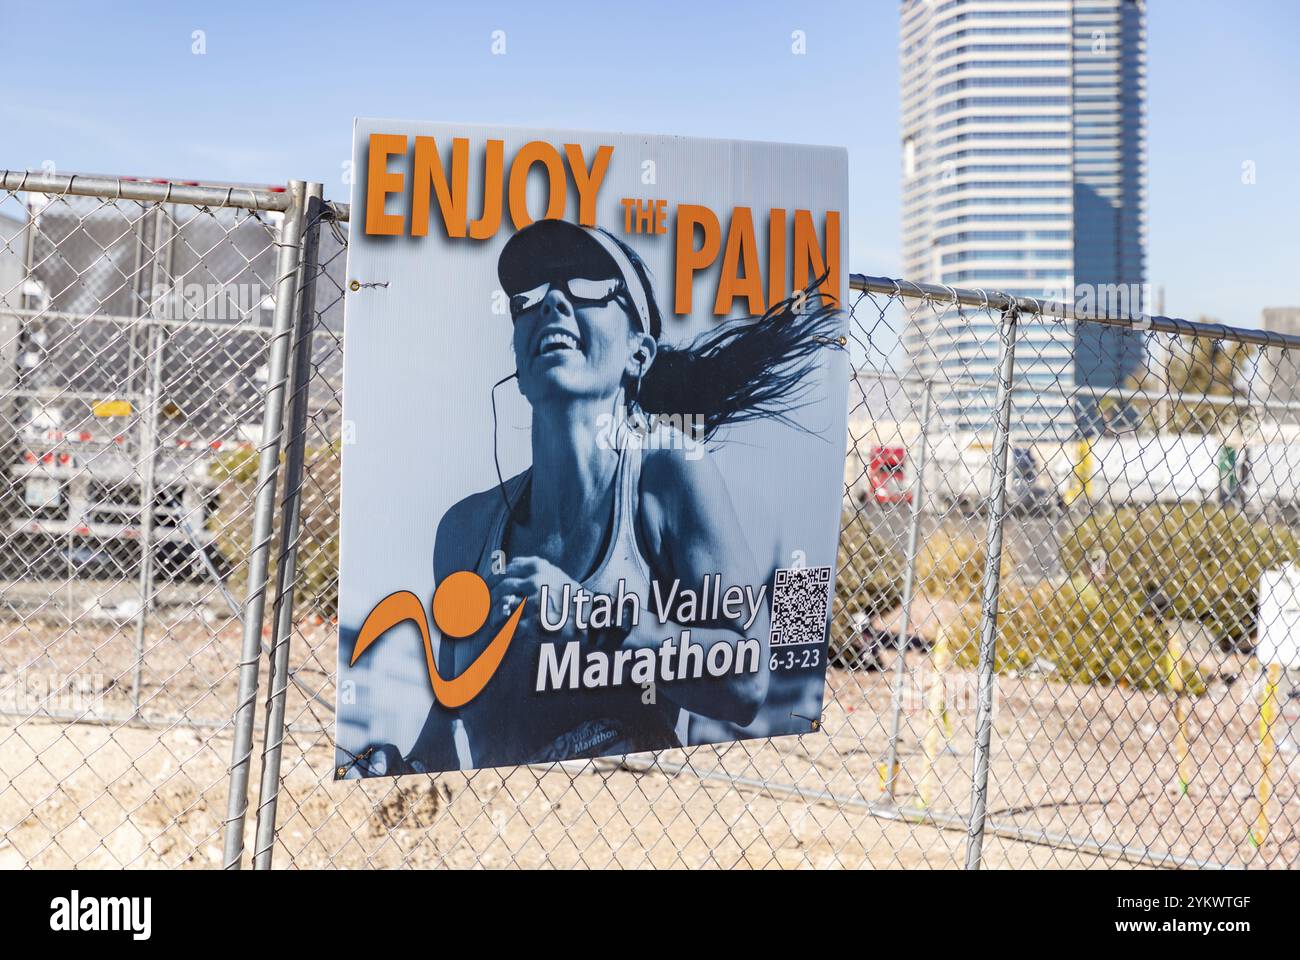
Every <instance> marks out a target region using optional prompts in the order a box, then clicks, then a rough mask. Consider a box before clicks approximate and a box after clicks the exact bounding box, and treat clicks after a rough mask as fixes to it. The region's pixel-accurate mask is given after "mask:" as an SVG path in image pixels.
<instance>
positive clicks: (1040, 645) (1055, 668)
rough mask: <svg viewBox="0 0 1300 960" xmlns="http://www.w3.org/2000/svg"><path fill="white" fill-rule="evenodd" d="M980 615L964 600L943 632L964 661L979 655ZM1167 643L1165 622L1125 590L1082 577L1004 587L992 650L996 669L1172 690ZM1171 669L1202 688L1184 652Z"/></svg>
mask: <svg viewBox="0 0 1300 960" xmlns="http://www.w3.org/2000/svg"><path fill="white" fill-rule="evenodd" d="M979 622H980V608H979V604H978V603H975V604H968V605H967V606H966V607H965V608H964V609H963V611H962V616H961V620H960V622H959V624H958V625H957V629H955V630H952V631H950V632H949V636H950V637H952V638H953V643H954V645H955V650H954V651H953V656H954V660H955V661H956V662H957V663H958V664H959V665H961V666H963V667H967V668H973V667H974V666H975V665H976V664H977V663H978V660H979ZM1167 651H1168V634H1167V630H1166V627H1165V625H1164V624H1163V622H1162V621H1161V620H1160V619H1159V618H1158V617H1156V616H1154V615H1153V614H1152V613H1151V612H1150V610H1149V609H1148V608H1147V607H1146V606H1145V605H1144V604H1143V603H1142V601H1141V600H1140V599H1139V598H1138V597H1136V596H1135V595H1134V594H1132V593H1130V592H1127V591H1124V590H1118V589H1112V588H1111V587H1110V586H1109V585H1108V584H1105V583H1098V582H1096V581H1093V580H1091V579H1089V578H1087V577H1075V578H1073V579H1070V580H1067V581H1065V582H1064V583H1061V584H1055V583H1051V582H1048V581H1044V582H1042V583H1039V584H1037V585H1035V586H1033V587H1028V588H1027V587H1022V586H1019V585H1014V584H1010V585H1007V586H1005V587H1004V588H1003V590H1002V594H1001V598H1000V602H999V616H998V632H997V645H996V647H995V652H994V667H995V669H997V670H998V671H1000V672H1008V671H1026V670H1037V671H1042V672H1044V673H1046V674H1047V675H1049V676H1050V677H1051V678H1053V679H1056V680H1061V681H1063V682H1067V683H1099V684H1116V683H1119V684H1127V685H1129V686H1133V687H1137V688H1140V689H1143V690H1157V691H1162V692H1170V691H1171V690H1172V689H1173V684H1171V683H1170V680H1171V677H1170V675H1169V674H1170V668H1171V661H1170V660H1169V659H1168V653H1167ZM1177 669H1178V671H1179V673H1180V674H1181V679H1182V688H1183V689H1184V690H1185V691H1186V692H1188V693H1190V694H1192V695H1193V696H1199V695H1201V694H1202V693H1204V692H1205V678H1204V677H1203V676H1202V674H1201V672H1200V670H1199V669H1198V668H1197V666H1196V664H1195V663H1193V662H1192V661H1190V660H1188V659H1187V658H1186V657H1183V658H1181V659H1180V661H1179V663H1178V665H1177Z"/></svg>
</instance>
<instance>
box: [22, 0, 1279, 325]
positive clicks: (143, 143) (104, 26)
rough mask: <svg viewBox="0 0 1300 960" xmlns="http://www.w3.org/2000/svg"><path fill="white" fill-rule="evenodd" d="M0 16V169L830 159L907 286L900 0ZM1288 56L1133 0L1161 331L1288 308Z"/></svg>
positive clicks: (302, 168)
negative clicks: (452, 133) (486, 133)
mask: <svg viewBox="0 0 1300 960" xmlns="http://www.w3.org/2000/svg"><path fill="white" fill-rule="evenodd" d="M0 17H2V18H3V21H4V22H5V23H6V24H7V25H8V26H6V28H5V29H4V30H3V31H2V32H0V65H2V69H3V71H4V77H5V96H4V97H3V98H0V165H3V166H7V167H31V168H39V167H40V166H41V165H42V164H44V163H47V162H52V163H53V164H54V165H55V167H56V169H57V170H58V171H59V172H75V171H80V172H95V173H111V174H128V175H138V176H171V177H177V178H192V179H204V178H206V179H230V180H238V181H242V182H264V183H282V182H284V181H285V180H286V179H288V178H290V177H298V178H301V179H317V180H321V181H323V182H324V183H325V185H326V192H327V195H332V196H336V197H342V196H344V195H345V194H346V188H345V186H344V184H343V183H342V180H341V176H342V164H343V162H344V161H345V160H346V158H347V157H348V155H349V139H350V134H351V119H352V117H353V116H354V115H370V116H388V117H406V118H412V119H428V120H465V121H481V122H501V123H518V124H530V125H539V126H557V127H577V128H588V129H609V130H619V131H636V132H648V133H681V134H697V135H708V136H719V137H740V138H750V139H761V140H787V141H794V142H805V143H830V144H837V145H843V146H845V147H847V148H848V149H849V160H850V169H851V185H850V186H851V195H852V209H851V236H852V242H851V252H850V263H851V266H852V269H853V270H855V271H859V272H866V273H874V274H885V275H896V274H897V273H898V271H899V265H900V257H899V249H898V232H899V231H898V194H899V184H898V169H899V163H898V105H897V93H898V78H897V32H898V5H897V4H896V3H895V2H894V0H857V2H820V3H817V4H807V3H795V2H746V3H740V2H701V0H693V2H677V0H673V2H663V3H617V4H615V3H609V2H605V3H565V4H560V3H533V2H528V3H524V2H498V3H489V2H475V3H468V2H464V3H457V4H452V3H422V4H418V5H417V4H409V5H408V4H400V3H392V4H375V5H372V6H369V7H367V6H365V5H360V6H359V5H357V4H355V3H354V4H347V5H345V4H333V3H318V4H311V5H307V4H303V5H300V6H295V5H292V4H269V3H256V4H255V3H246V2H240V0H230V2H222V3H206V4H199V3H166V4H164V3H135V4H130V3H114V4H108V3H93V4H92V3H75V2H73V3H57V4H55V3H43V4H31V3H26V2H23V3H19V2H17V0H0ZM14 24H20V26H17V27H15V26H13V25H14ZM195 30H203V31H204V32H205V39H206V48H207V52H206V53H205V54H204V55H202V56H196V55H194V54H193V53H192V52H191V46H192V43H193V40H192V39H191V38H192V34H193V32H194V31H195ZM496 30H502V31H505V40H506V53H505V55H504V56H494V55H493V54H492V51H491V45H492V33H493V31H496ZM796 30H801V31H803V33H804V36H805V37H806V49H807V52H806V54H804V55H795V54H794V53H792V51H791V44H792V41H791V34H792V33H793V31H796ZM1297 40H1300V4H1297V3H1295V2H1294V0H1235V2H1232V0H1149V3H1148V54H1149V61H1148V68H1149V84H1150V99H1149V104H1148V107H1149V109H1148V116H1149V140H1148V165H1149V190H1150V193H1149V196H1150V204H1149V210H1148V221H1149V246H1148V250H1149V254H1150V257H1149V279H1150V280H1151V282H1152V283H1154V284H1157V285H1160V286H1163V287H1164V289H1165V292H1166V312H1167V313H1170V314H1173V315H1181V316H1186V317H1189V318H1196V317H1198V316H1201V315H1207V316H1212V317H1215V318H1217V319H1221V320H1224V321H1227V322H1231V323H1237V324H1242V325H1247V326H1257V325H1258V324H1259V312H1260V309H1261V308H1262V307H1265V306H1276V305H1285V304H1300V58H1298V57H1297V56H1296V53H1295V47H1296V42H1297ZM1247 161H1250V162H1253V163H1254V165H1255V177H1256V182H1255V183H1254V184H1253V185H1246V184H1243V183H1242V164H1243V163H1245V162H1247Z"/></svg>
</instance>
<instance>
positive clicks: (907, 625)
mask: <svg viewBox="0 0 1300 960" xmlns="http://www.w3.org/2000/svg"><path fill="white" fill-rule="evenodd" d="M933 393H934V383H933V381H931V380H930V378H928V377H927V378H926V380H925V398H924V399H923V400H922V401H921V442H920V444H919V450H918V451H917V455H916V479H915V480H914V481H913V484H912V510H911V516H910V517H909V518H908V525H907V566H906V567H905V568H904V570H903V611H902V616H901V617H900V618H899V623H898V636H897V638H896V640H895V641H894V703H893V709H894V716H893V722H892V723H891V724H890V728H889V756H888V759H887V760H886V766H885V793H886V794H887V795H888V796H889V799H890V800H893V799H894V790H895V788H896V783H897V779H898V778H897V776H896V775H895V769H896V768H897V766H898V737H899V733H900V732H901V728H902V723H903V679H904V674H905V673H906V670H905V665H904V660H905V657H904V654H905V653H906V651H907V632H908V631H909V630H910V629H911V628H912V592H913V590H914V589H915V580H916V550H917V542H918V541H919V540H920V535H921V511H922V510H923V509H924V507H925V465H926V459H927V454H928V448H929V440H930V406H931V403H932V402H933Z"/></svg>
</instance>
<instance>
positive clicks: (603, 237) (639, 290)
mask: <svg viewBox="0 0 1300 960" xmlns="http://www.w3.org/2000/svg"><path fill="white" fill-rule="evenodd" d="M587 235H588V236H590V237H592V238H594V239H595V241H596V242H597V243H599V244H600V245H601V247H602V248H603V249H604V251H605V252H606V253H608V254H609V255H610V256H611V257H612V258H613V260H614V265H615V266H616V267H618V269H619V272H620V273H622V274H623V286H625V287H626V288H627V292H628V296H630V297H631V298H632V306H634V307H636V313H637V316H638V317H640V318H641V330H642V332H643V333H653V332H654V331H652V330H651V329H650V304H649V303H648V302H647V301H646V296H645V287H644V286H642V284H641V278H640V277H639V276H638V275H637V272H636V267H634V266H632V261H631V260H629V259H628V257H627V254H626V253H624V252H623V248H622V247H620V246H619V245H618V241H617V240H615V239H614V238H613V237H611V236H610V235H609V234H608V233H606V232H605V231H604V230H601V229H600V228H599V227H597V228H596V229H593V230H588V231H587Z"/></svg>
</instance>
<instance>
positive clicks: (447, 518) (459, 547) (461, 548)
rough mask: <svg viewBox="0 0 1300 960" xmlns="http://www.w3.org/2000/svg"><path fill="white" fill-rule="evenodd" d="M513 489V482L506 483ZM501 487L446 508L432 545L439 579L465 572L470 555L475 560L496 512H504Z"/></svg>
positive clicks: (479, 493)
mask: <svg viewBox="0 0 1300 960" xmlns="http://www.w3.org/2000/svg"><path fill="white" fill-rule="evenodd" d="M506 486H507V487H512V486H514V478H511V479H510V480H507V481H506ZM503 507H504V501H502V499H501V490H500V488H499V487H489V488H488V489H487V490H480V491H479V492H478V493H471V494H470V495H469V496H468V497H465V498H464V499H462V500H458V501H457V502H456V503H453V504H452V505H451V506H450V507H448V508H447V512H446V513H444V514H443V515H442V519H441V520H439V521H438V533H437V536H436V538H435V539H434V542H433V565H434V572H435V574H436V575H438V576H441V575H443V574H444V573H445V572H448V571H451V570H459V569H463V568H464V564H463V562H462V561H461V558H463V557H465V556H466V555H467V554H468V553H473V554H474V556H475V557H477V556H478V552H479V551H480V550H482V548H483V544H484V541H486V539H487V537H488V535H489V534H490V533H491V532H492V524H493V522H494V521H495V520H496V515H497V511H498V510H501V509H503Z"/></svg>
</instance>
